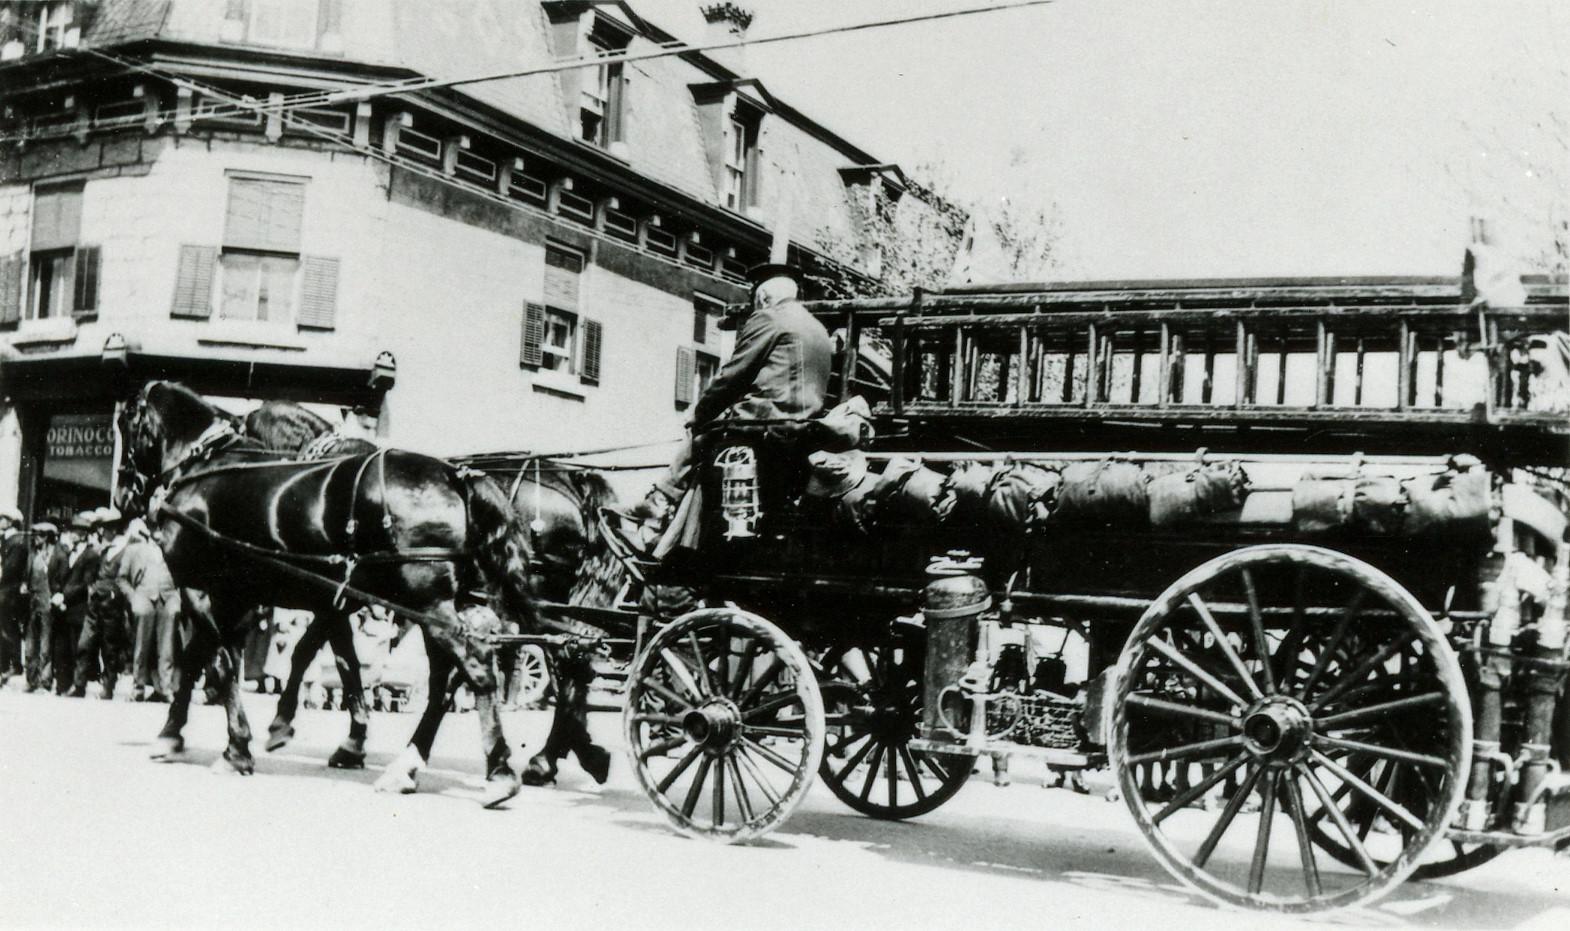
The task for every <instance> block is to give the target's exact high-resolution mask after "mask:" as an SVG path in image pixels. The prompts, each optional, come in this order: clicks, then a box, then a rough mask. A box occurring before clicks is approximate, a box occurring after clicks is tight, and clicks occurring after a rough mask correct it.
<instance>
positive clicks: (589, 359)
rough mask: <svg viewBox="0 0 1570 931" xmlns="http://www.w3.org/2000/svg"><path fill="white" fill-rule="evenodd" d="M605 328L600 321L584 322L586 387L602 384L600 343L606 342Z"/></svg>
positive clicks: (584, 374) (583, 379) (584, 372)
mask: <svg viewBox="0 0 1570 931" xmlns="http://www.w3.org/2000/svg"><path fill="white" fill-rule="evenodd" d="M604 329H605V328H604V327H602V326H600V321H598V320H585V321H583V378H582V381H583V383H584V384H586V385H597V384H599V383H600V343H601V342H602V341H603V340H604Z"/></svg>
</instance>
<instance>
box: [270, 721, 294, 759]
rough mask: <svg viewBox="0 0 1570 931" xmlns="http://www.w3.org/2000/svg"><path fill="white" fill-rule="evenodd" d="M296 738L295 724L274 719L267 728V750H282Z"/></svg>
mask: <svg viewBox="0 0 1570 931" xmlns="http://www.w3.org/2000/svg"><path fill="white" fill-rule="evenodd" d="M293 739H294V725H292V724H284V723H281V722H278V721H274V722H273V723H272V726H271V727H269V728H268V729H267V752H268V753H272V752H273V751H274V750H282V749H283V748H284V747H287V746H288V745H289V741H291V740H293Z"/></svg>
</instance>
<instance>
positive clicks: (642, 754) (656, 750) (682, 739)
mask: <svg viewBox="0 0 1570 931" xmlns="http://www.w3.org/2000/svg"><path fill="white" fill-rule="evenodd" d="M686 742H687V735H686V734H678V735H677V736H675V737H670V738H667V739H665V740H661V741H659V742H658V743H652V744H649V745H648V746H647V747H644V748H643V749H642V750H641V751H639V752H638V760H639V762H643V761H645V760H648V759H649V758H650V757H656V756H660V755H662V754H664V753H665V752H666V751H669V750H674V749H676V748H677V747H679V746H681V745H682V744H684V743H686Z"/></svg>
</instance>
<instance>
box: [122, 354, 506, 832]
mask: <svg viewBox="0 0 1570 931" xmlns="http://www.w3.org/2000/svg"><path fill="white" fill-rule="evenodd" d="M118 426H119V429H120V432H121V436H122V438H123V441H124V449H125V456H124V459H123V460H122V463H121V467H120V472H121V484H120V488H121V506H122V509H124V510H125V511H126V512H127V513H132V512H134V511H137V510H141V509H143V508H145V509H146V513H147V516H148V520H149V523H150V524H151V525H152V526H153V527H154V528H156V532H157V535H158V537H157V538H158V541H159V544H160V546H161V547H162V549H163V552H164V557H165V559H166V561H167V562H168V564H169V569H170V571H171V573H172V574H173V575H174V579H175V582H176V584H178V585H179V586H180V587H181V592H182V597H183V598H184V601H185V606H186V611H187V613H188V616H189V617H190V619H191V628H192V629H191V638H190V641H189V642H188V643H187V644H186V646H185V649H184V651H183V653H182V655H181V659H180V663H181V678H180V686H179V689H178V691H177V692H176V694H175V695H174V698H173V700H172V702H171V704H170V707H169V716H168V720H167V722H166V723H165V725H164V728H163V731H162V732H161V733H160V734H159V739H158V748H157V750H156V751H155V753H154V756H155V758H169V757H172V756H174V755H176V754H178V753H180V752H181V751H182V750H183V748H184V740H183V738H182V737H181V730H182V729H183V728H184V726H185V722H186V717H187V714H188V710H189V705H190V699H191V686H192V683H193V681H194V680H195V678H196V676H197V675H198V674H199V673H200V672H201V671H202V669H203V668H204V667H206V666H207V663H208V660H209V659H210V658H211V657H212V656H213V655H214V653H215V652H217V653H220V654H221V656H222V658H223V661H222V662H219V663H217V664H215V667H214V668H215V670H216V673H217V674H216V678H217V679H218V681H217V682H216V683H214V684H215V685H216V686H217V690H218V692H219V694H220V695H221V696H222V698H223V702H224V706H225V708H226V710H227V714H228V726H229V743H228V747H227V749H226V750H225V751H224V754H223V758H224V760H226V761H227V762H228V764H229V766H231V767H232V768H233V769H234V770H235V771H237V772H240V773H250V772H251V771H252V769H253V767H254V763H253V760H252V758H251V752H250V737H251V734H250V728H249V726H248V725H247V723H246V720H245V712H244V709H243V708H242V707H241V704H240V695H239V689H238V687H237V681H236V680H237V678H238V672H239V669H240V668H241V667H240V656H239V650H240V643H241V640H242V639H243V636H244V633H245V631H244V627H243V619H244V618H245V616H246V612H247V610H248V609H249V608H250V607H251V606H254V605H257V604H277V605H283V606H286V607H292V608H298V609H301V610H306V611H311V612H313V613H314V614H316V615H317V616H318V617H320V616H324V615H336V616H338V617H340V618H342V617H344V616H345V615H346V613H347V612H348V611H350V610H353V609H354V608H355V607H356V606H357V603H358V602H357V596H356V594H355V592H356V591H358V592H364V593H365V594H366V595H368V596H370V597H372V598H375V599H381V600H384V601H385V602H387V603H390V604H393V605H397V606H399V607H400V608H401V609H402V610H403V611H404V612H405V613H406V614H407V616H409V617H411V618H412V619H413V620H414V621H415V622H416V623H418V624H419V625H420V627H421V629H422V631H423V633H424V634H425V636H426V638H427V642H428V643H430V644H431V645H432V647H433V648H432V649H431V650H430V662H431V665H432V667H433V669H435V668H437V667H439V668H440V669H441V670H442V674H443V679H444V681H445V677H446V676H447V674H448V673H449V672H450V671H451V670H452V669H453V668H456V669H457V670H458V671H459V672H460V674H461V675H462V676H463V677H464V679H465V680H466V681H467V682H468V684H469V686H470V688H471V689H472V690H473V692H474V695H475V706H476V708H475V710H476V712H477V714H478V717H479V719H480V728H481V741H482V746H483V750H484V753H485V767H486V769H485V772H486V779H487V790H486V793H485V796H484V799H483V801H484V803H485V804H486V805H487V806H490V805H495V804H499V803H500V802H502V801H505V800H506V799H508V798H511V797H512V796H513V795H514V794H516V793H517V791H518V786H519V781H518V776H517V774H516V773H514V772H513V771H512V769H511V767H510V766H509V765H508V757H509V755H510V750H509V748H508V745H507V740H506V737H505V735H504V734H503V732H502V727H501V719H500V716H499V714H498V711H497V707H496V696H495V692H496V677H495V675H494V673H493V665H494V664H493V655H492V653H493V650H492V647H491V646H490V645H489V644H488V643H487V642H486V640H485V639H484V638H483V637H482V636H478V635H477V634H476V632H474V631H470V630H467V629H465V625H464V622H463V620H462V619H461V617H460V613H459V606H460V604H465V605H468V604H478V603H480V602H481V601H484V600H488V601H489V603H490V604H491V605H492V606H494V607H495V608H496V609H497V610H499V611H500V612H501V613H502V614H503V615H504V616H506V617H508V618H509V619H512V620H515V621H517V622H519V623H520V625H521V626H522V627H523V628H524V629H534V624H535V613H534V605H533V600H532V595H531V593H530V591H529V567H528V565H529V564H528V539H527V536H526V534H525V531H524V528H523V527H522V526H521V525H520V524H519V523H518V521H517V519H516V518H515V517H514V515H513V513H512V510H511V508H509V507H508V506H507V499H506V495H505V494H504V493H503V492H502V490H501V489H500V488H498V487H497V486H496V484H495V483H494V482H492V481H491V480H490V479H488V478H486V477H484V476H483V475H480V474H478V473H473V472H467V471H460V470H458V469H455V468H454V467H453V466H451V465H449V464H448V463H445V462H442V461H441V460H438V459H433V458H431V457H429V456H421V455H418V454H415V453H408V452H402V451H397V450H390V451H382V452H376V453H371V454H362V455H352V456H341V457H335V458H332V459H327V460H322V461H311V462H298V461H290V460H280V459H278V458H276V453H273V452H271V451H269V450H266V449H265V448H264V447H263V446H262V445H261V444H259V443H257V442H256V441H254V440H250V439H246V438H243V437H240V436H237V435H235V434H234V433H233V432H232V428H230V426H229V424H228V422H227V421H226V420H225V419H224V417H223V416H222V415H221V414H220V413H219V412H218V411H217V410H216V409H214V408H213V407H212V406H211V405H209V404H208V403H207V402H206V401H204V400H202V398H200V397H198V396H197V395H196V394H194V393H192V392H191V391H190V390H188V389H186V388H185V387H183V386H181V385H177V384H173V383H169V382H152V383H150V384H148V385H147V386H145V387H144V388H143V389H142V390H141V391H140V392H139V393H138V394H137V396H136V397H135V398H134V399H133V400H132V401H131V402H130V403H129V404H127V405H126V407H125V409H124V411H123V412H122V414H121V417H120V421H119V424H118ZM291 567H292V568H291ZM302 570H304V571H308V572H310V573H312V574H314V576H316V578H312V577H308V576H306V575H303V574H302ZM324 575H331V576H334V578H332V579H331V580H329V581H325V582H324V581H321V580H320V578H319V577H320V576H324ZM339 582H341V583H342V584H335V583H339ZM350 587H352V590H351V589H350ZM210 675H212V674H211V673H210ZM433 738H434V731H432V732H430V733H427V734H421V733H420V732H419V731H418V730H417V731H416V733H415V736H414V738H413V740H412V741H411V744H410V747H409V748H408V749H407V750H406V751H405V753H404V756H403V757H402V758H400V763H398V764H395V766H407V769H408V772H409V774H410V778H411V779H412V774H413V772H414V771H415V770H416V769H417V768H418V765H419V762H420V761H423V759H424V758H426V757H427V756H428V754H429V752H430V747H429V741H430V740H431V739H433Z"/></svg>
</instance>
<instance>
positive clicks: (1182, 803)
mask: <svg viewBox="0 0 1570 931" xmlns="http://www.w3.org/2000/svg"><path fill="white" fill-rule="evenodd" d="M1247 762H1248V755H1247V754H1239V755H1238V756H1235V757H1233V758H1232V762H1230V763H1228V764H1227V765H1225V766H1223V767H1221V768H1220V769H1218V770H1216V771H1215V772H1213V773H1211V774H1210V775H1208V776H1206V777H1205V778H1204V779H1203V780H1202V781H1200V782H1197V783H1195V784H1194V785H1191V786H1189V787H1188V788H1187V789H1185V790H1183V791H1182V792H1181V793H1180V794H1178V795H1177V796H1176V797H1175V798H1173V799H1172V801H1170V802H1168V803H1167V807H1165V808H1163V809H1161V810H1160V811H1158V812H1156V813H1155V814H1154V815H1153V816H1151V819H1150V820H1151V821H1154V822H1155V823H1156V824H1160V823H1161V822H1163V821H1165V820H1166V819H1168V818H1170V817H1171V816H1172V815H1174V814H1176V813H1177V812H1179V811H1182V810H1183V809H1184V808H1186V807H1188V805H1189V803H1190V802H1193V801H1194V800H1195V799H1197V798H1199V797H1200V796H1201V795H1204V794H1205V793H1206V792H1209V791H1210V789H1211V787H1212V786H1214V785H1215V784H1216V783H1218V782H1220V781H1221V780H1223V779H1225V778H1227V777H1228V776H1230V775H1232V774H1233V773H1235V772H1237V770H1238V767H1240V766H1242V765H1243V764H1244V763H1247Z"/></svg>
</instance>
